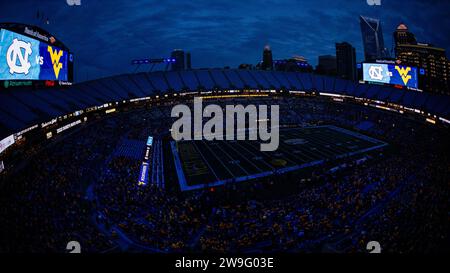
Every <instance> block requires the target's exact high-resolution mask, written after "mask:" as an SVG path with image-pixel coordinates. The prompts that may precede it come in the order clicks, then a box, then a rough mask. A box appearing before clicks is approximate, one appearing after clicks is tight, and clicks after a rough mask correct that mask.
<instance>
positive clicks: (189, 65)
mask: <svg viewBox="0 0 450 273" xmlns="http://www.w3.org/2000/svg"><path fill="white" fill-rule="evenodd" d="M186 69H192V64H191V53H190V52H187V53H186Z"/></svg>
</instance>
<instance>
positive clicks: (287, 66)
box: [274, 55, 313, 73]
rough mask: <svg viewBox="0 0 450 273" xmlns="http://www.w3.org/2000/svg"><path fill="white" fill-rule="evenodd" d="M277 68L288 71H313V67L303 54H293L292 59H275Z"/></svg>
mask: <svg viewBox="0 0 450 273" xmlns="http://www.w3.org/2000/svg"><path fill="white" fill-rule="evenodd" d="M274 64H275V70H277V71H288V72H305V73H311V72H312V71H313V67H312V66H311V65H310V64H309V63H308V60H306V58H305V57H303V56H297V55H296V56H293V57H292V58H290V59H285V60H276V61H274Z"/></svg>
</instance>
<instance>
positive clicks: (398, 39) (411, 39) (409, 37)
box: [394, 23, 417, 47]
mask: <svg viewBox="0 0 450 273" xmlns="http://www.w3.org/2000/svg"><path fill="white" fill-rule="evenodd" d="M394 44H395V46H396V47H397V46H398V45H417V40H416V36H415V35H414V34H413V33H411V32H410V31H409V29H408V27H407V26H406V25H405V24H403V23H401V24H400V25H398V27H397V29H396V30H395V31H394Z"/></svg>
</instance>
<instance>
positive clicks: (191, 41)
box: [0, 0, 450, 81]
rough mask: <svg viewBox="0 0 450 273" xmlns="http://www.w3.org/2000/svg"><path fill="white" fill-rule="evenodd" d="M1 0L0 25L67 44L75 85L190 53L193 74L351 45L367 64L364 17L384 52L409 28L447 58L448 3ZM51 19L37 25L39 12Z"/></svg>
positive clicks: (308, 55) (313, 56) (328, 51)
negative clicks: (378, 24) (141, 61)
mask: <svg viewBox="0 0 450 273" xmlns="http://www.w3.org/2000/svg"><path fill="white" fill-rule="evenodd" d="M381 1H382V2H381V3H382V5H381V6H379V7H373V6H369V5H367V2H366V0H290V1H288V0H245V1H244V0H189V1H180V0H178V1H172V0H147V1H146V0H128V1H118V0H108V1H106V0H81V4H82V5H81V6H78V7H70V6H68V5H67V4H66V0H40V1H39V0H34V1H33V0H10V1H9V0H8V1H7V0H1V1H0V21H5V22H10V21H12V22H21V23H29V24H35V25H40V26H41V27H43V28H45V29H47V30H48V31H49V32H51V33H53V34H54V35H55V37H56V38H57V39H60V40H62V41H63V42H64V43H65V44H66V45H67V46H68V47H69V48H70V49H71V50H72V51H73V52H74V53H75V58H76V69H75V80H77V81H83V80H86V79H92V78H98V77H104V76H108V75H113V74H120V73H128V72H131V71H132V70H133V68H132V67H131V65H130V61H131V60H132V59H135V58H145V57H149V58H155V57H165V56H169V55H170V52H171V50H172V49H174V48H182V49H185V50H186V51H190V52H191V53H192V64H193V67H194V68H200V67H224V66H230V67H236V66H238V65H239V64H240V63H252V64H255V63H257V62H258V61H259V60H260V59H261V55H262V49H263V47H264V45H266V44H270V45H271V47H272V50H273V55H274V58H275V59H282V58H288V57H291V56H292V55H303V56H305V57H306V58H307V59H308V60H309V61H310V63H311V64H313V65H316V64H317V56H318V55H325V54H335V48H334V44H335V42H342V41H347V42H350V43H351V44H352V45H353V46H354V47H356V51H357V55H358V59H361V58H362V56H363V48H362V42H361V40H362V39H361V34H360V27H359V19H358V16H359V15H366V16H371V17H375V18H380V19H381V20H382V27H383V32H384V38H385V43H386V47H388V48H389V49H390V48H391V47H392V32H393V31H394V30H395V27H396V26H397V25H398V24H399V23H400V22H404V23H406V24H407V25H408V26H409V28H410V30H411V31H412V32H413V33H415V35H416V37H417V38H418V40H419V41H423V42H428V43H433V44H435V45H436V46H440V47H444V48H446V49H447V52H449V51H450V35H449V33H450V1H448V0H442V1H440V0H426V1H425V0H381ZM38 9H39V10H40V11H41V12H43V13H45V16H46V17H49V19H50V24H49V25H44V24H43V23H39V22H38V20H37V18H36V13H37V10H38Z"/></svg>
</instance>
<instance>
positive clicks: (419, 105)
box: [0, 69, 450, 139]
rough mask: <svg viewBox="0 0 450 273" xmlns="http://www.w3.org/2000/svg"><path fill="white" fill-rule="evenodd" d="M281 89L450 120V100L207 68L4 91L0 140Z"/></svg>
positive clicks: (321, 79)
mask: <svg viewBox="0 0 450 273" xmlns="http://www.w3.org/2000/svg"><path fill="white" fill-rule="evenodd" d="M227 90H285V91H303V92H305V93H312V92H315V93H316V94H317V95H328V96H330V95H331V96H336V95H337V96H345V97H347V98H350V99H352V98H361V99H367V100H371V101H374V102H378V104H379V105H386V106H387V105H388V104H395V105H397V106H401V107H406V109H408V110H410V111H415V112H419V113H421V114H425V115H428V114H430V115H433V116H436V118H437V119H439V118H444V119H445V120H448V119H450V97H449V96H443V95H435V94H429V93H422V92H415V91H407V90H401V89H396V88H392V87H387V86H379V85H368V84H359V83H354V82H351V81H347V80H342V79H338V78H332V77H325V76H319V75H313V74H305V73H295V72H279V71H258V70H237V69H225V70H222V69H208V70H187V71H177V72H175V71H170V72H169V71H168V72H152V73H138V74H124V75H119V76H113V77H108V78H102V79H98V80H94V81H88V82H82V83H79V84H75V85H73V86H69V87H64V88H62V87H61V88H54V89H42V90H17V89H15V90H4V91H2V92H1V93H0V139H3V138H5V137H7V136H9V135H11V134H14V133H17V132H20V131H21V130H25V129H27V128H30V127H32V126H36V125H37V126H42V124H41V123H44V122H48V121H50V120H52V119H54V118H56V117H61V116H64V115H67V114H71V113H75V112H76V111H80V110H85V109H87V108H90V107H96V106H101V105H104V104H105V103H111V102H113V103H114V102H120V103H122V102H128V101H129V100H133V99H138V98H146V97H155V96H161V95H165V94H175V93H186V92H198V91H227Z"/></svg>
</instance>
